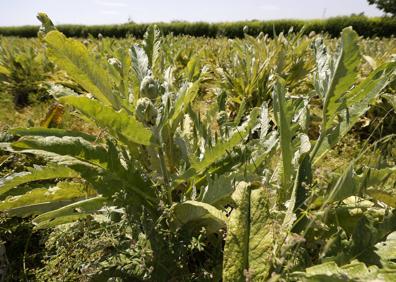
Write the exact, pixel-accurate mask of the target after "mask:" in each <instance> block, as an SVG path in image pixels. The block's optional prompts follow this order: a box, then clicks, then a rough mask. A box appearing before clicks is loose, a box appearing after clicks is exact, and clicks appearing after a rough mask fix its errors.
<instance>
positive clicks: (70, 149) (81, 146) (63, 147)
mask: <svg viewBox="0 0 396 282" xmlns="http://www.w3.org/2000/svg"><path fill="white" fill-rule="evenodd" d="M12 147H13V148H14V149H18V150H26V149H33V150H44V151H47V152H52V153H56V154H58V155H69V156H72V157H75V158H78V159H81V160H84V161H87V162H91V163H94V164H98V165H100V166H103V167H107V162H108V154H107V151H106V149H105V148H104V147H103V146H100V145H94V144H92V143H90V142H88V141H86V140H85V139H83V138H81V137H70V136H63V137H55V136H48V137H40V136H27V137H23V138H21V139H19V140H18V141H16V142H14V143H12Z"/></svg>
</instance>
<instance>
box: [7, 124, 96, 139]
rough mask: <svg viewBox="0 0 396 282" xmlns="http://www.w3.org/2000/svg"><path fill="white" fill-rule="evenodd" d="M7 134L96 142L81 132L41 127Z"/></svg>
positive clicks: (19, 129)
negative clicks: (66, 137) (73, 138)
mask: <svg viewBox="0 0 396 282" xmlns="http://www.w3.org/2000/svg"><path fill="white" fill-rule="evenodd" d="M9 133H11V134H14V135H18V136H42V137H46V136H54V137H64V136H70V137H81V138H84V139H85V140H87V141H90V142H93V141H95V140H96V138H97V137H96V136H93V135H89V134H86V133H84V132H81V131H71V130H65V129H59V128H42V127H31V128H14V129H10V130H9Z"/></svg>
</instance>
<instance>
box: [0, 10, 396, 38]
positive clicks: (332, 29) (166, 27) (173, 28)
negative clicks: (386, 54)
mask: <svg viewBox="0 0 396 282" xmlns="http://www.w3.org/2000/svg"><path fill="white" fill-rule="evenodd" d="M157 26H158V27H159V29H160V30H161V32H162V34H164V35H167V34H173V35H190V36H205V37H219V36H224V37H229V38H236V37H238V38H241V37H243V35H244V33H243V27H244V26H247V27H248V28H249V31H248V33H249V34H250V35H252V36H257V35H259V33H260V32H263V33H266V34H269V36H273V35H274V33H276V34H279V33H281V32H287V31H289V30H290V29H291V28H293V29H294V31H297V32H298V31H300V30H301V29H302V27H303V26H304V27H305V29H304V33H305V34H309V33H310V32H312V31H314V32H316V33H321V32H323V33H327V34H329V35H330V36H332V37H337V36H338V35H339V34H340V32H341V30H342V29H343V28H345V27H348V26H352V27H353V28H354V30H356V31H357V32H358V33H359V35H361V36H364V37H374V36H380V37H391V36H395V35H396V19H395V18H394V17H381V18H368V17H365V16H359V15H355V16H350V17H335V18H329V19H326V20H273V21H246V22H232V23H213V24H210V23H204V22H197V23H188V22H172V23H158V24H157ZM147 27H148V24H135V23H128V24H120V25H95V26H85V25H59V26H58V29H59V30H60V31H62V32H63V33H64V34H65V35H66V36H71V37H82V38H84V37H87V36H88V35H92V36H94V37H97V36H98V35H99V34H102V35H103V36H108V37H117V38H122V37H127V36H133V37H136V38H142V37H143V34H144V33H145V31H146V29H147ZM38 29H39V27H38V26H21V27H0V35H3V36H19V37H36V35H37V31H38Z"/></svg>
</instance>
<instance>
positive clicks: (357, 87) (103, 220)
mask: <svg viewBox="0 0 396 282" xmlns="http://www.w3.org/2000/svg"><path fill="white" fill-rule="evenodd" d="M40 18H41V19H42V21H43V31H42V33H41V35H40V36H41V37H42V39H43V40H44V41H45V42H46V46H47V50H48V54H49V58H50V60H52V61H53V62H54V63H55V64H56V68H59V70H61V69H62V70H63V71H64V72H65V73H66V74H67V76H68V77H70V79H72V80H73V81H74V82H73V83H70V81H68V82H66V81H65V80H64V77H65V73H64V74H63V76H61V79H60V81H57V83H61V84H62V86H52V87H51V93H52V95H53V96H54V97H55V99H56V100H57V101H59V102H60V103H62V104H63V105H64V109H65V110H68V111H67V114H72V115H76V116H78V117H79V118H81V119H82V120H84V121H85V122H89V123H92V124H95V126H96V131H94V132H95V133H94V134H86V133H83V132H82V131H81V132H80V131H79V130H64V129H58V128H43V127H46V126H49V123H48V122H47V120H48V119H47V118H46V119H45V121H44V122H43V123H42V124H43V125H41V127H40V128H26V129H23V128H17V129H12V130H10V131H9V132H8V133H7V134H5V135H4V136H2V140H4V141H7V142H8V143H1V144H0V145H1V146H0V147H1V148H2V150H3V153H4V156H3V155H0V166H2V167H6V168H5V169H4V172H2V173H1V174H2V176H3V177H2V178H0V194H2V198H1V202H0V210H1V211H5V212H7V213H8V214H9V215H18V216H31V215H32V216H33V223H34V224H35V230H39V229H43V228H54V229H51V230H54V232H53V235H56V234H57V235H56V236H58V235H59V234H62V232H63V231H64V232H63V234H64V235H63V236H64V237H63V238H65V242H62V244H59V245H58V247H54V246H51V244H49V245H48V251H49V252H55V253H56V252H57V251H59V253H62V255H61V256H60V257H59V261H56V260H55V259H53V257H52V258H48V259H47V260H46V263H47V267H46V269H45V270H44V271H43V272H38V273H37V275H39V277H41V278H43V279H44V278H45V279H49V277H51V275H52V276H53V277H56V278H57V277H61V276H62V275H64V276H65V277H67V279H69V278H70V279H72V280H73V279H86V278H87V277H88V276H90V277H91V278H92V279H98V280H102V279H109V278H110V279H121V278H122V279H127V280H128V279H129V280H136V279H137V280H151V281H162V280H171V279H173V280H177V281H185V280H188V281H191V280H198V281H201V280H210V281H220V280H221V279H223V280H224V281H246V280H249V281H250V280H253V281H255V280H260V281H261V280H266V279H269V277H272V278H273V279H279V280H280V281H283V280H285V281H290V280H292V279H295V280H298V279H308V281H310V280H309V279H311V280H312V279H313V281H315V279H322V278H323V279H325V278H326V279H327V278H328V279H330V281H331V279H333V278H334V279H336V280H335V281H337V279H343V278H345V277H348V279H358V278H355V274H356V272H358V271H357V270H359V269H360V270H359V271H361V272H362V273H366V272H367V271H368V272H370V271H371V270H373V273H374V272H375V273H376V274H378V275H383V273H385V272H387V271H388V268H391V266H392V258H391V257H392V255H390V254H389V253H386V250H385V248H381V244H383V243H384V242H387V244H388V243H389V245H390V246H393V241H392V240H393V239H392V238H393V237H389V236H390V234H392V233H393V232H394V231H395V226H396V225H395V219H396V217H395V210H394V207H395V202H394V195H395V193H394V184H395V178H394V161H393V159H392V156H393V155H394V152H393V151H392V148H391V146H392V142H393V140H394V135H389V136H386V137H384V138H381V139H378V140H376V141H375V142H372V139H374V138H372V137H370V139H369V140H367V141H366V142H365V143H364V148H363V149H362V151H361V152H360V154H359V155H358V156H352V157H351V158H350V159H348V160H344V161H342V162H341V164H337V165H333V166H332V163H331V161H330V162H329V163H326V162H327V160H328V159H325V161H323V160H324V158H326V153H328V154H332V155H334V154H337V150H339V147H337V144H340V141H341V140H342V138H343V137H345V136H346V134H348V132H350V131H351V129H352V128H354V129H356V128H357V125H359V124H360V123H361V122H362V120H363V121H364V120H365V119H368V117H369V115H370V112H368V110H369V108H370V106H371V105H372V104H374V103H378V101H379V99H380V97H384V98H385V99H388V100H389V99H390V98H389V97H390V96H391V94H390V93H393V88H392V87H393V82H394V72H395V65H394V63H393V62H391V60H390V55H389V54H388V55H384V56H382V57H381V58H378V61H374V59H373V60H370V59H368V60H367V56H366V62H367V63H368V64H369V66H368V65H367V64H365V63H364V64H363V65H361V60H360V58H361V55H360V50H359V48H358V47H359V45H360V43H359V42H360V41H359V40H358V36H357V34H356V33H355V32H354V31H353V30H352V29H351V28H347V29H345V30H344V31H343V32H342V34H341V39H340V42H339V44H338V47H337V48H336V51H335V52H334V53H333V52H330V51H329V50H333V44H335V43H336V42H335V41H334V40H331V39H329V38H326V37H325V38H323V36H322V35H321V36H309V37H308V36H304V32H299V33H297V34H295V33H293V32H292V31H289V32H288V33H280V34H276V33H274V37H275V38H274V39H272V40H271V39H269V38H268V36H266V35H264V34H260V35H259V36H258V37H257V38H254V37H252V36H250V35H248V34H247V33H246V34H245V38H244V39H243V40H234V41H227V40H225V39H218V40H216V41H213V40H210V39H204V38H201V39H194V40H197V41H196V44H190V42H191V40H192V39H189V38H185V37H182V38H178V40H174V37H172V36H167V37H162V36H161V34H160V31H159V29H158V28H156V27H155V26H152V27H149V28H148V30H147V32H146V34H145V35H144V36H143V41H142V42H135V41H134V40H133V39H131V38H129V39H127V40H120V41H116V40H114V39H109V38H100V39H99V40H98V41H96V40H94V39H93V38H90V39H89V41H87V42H85V43H84V44H82V43H81V42H80V41H78V40H75V39H69V38H66V37H65V36H64V35H63V34H61V33H60V32H59V31H57V30H55V29H54V28H53V26H52V25H51V23H50V22H48V20H49V19H48V18H47V17H46V16H45V15H40ZM245 31H246V30H245ZM247 32H248V33H249V31H247ZM312 42H314V43H313V44H312V46H313V50H311V49H309V46H310V45H311V43H312ZM390 42H392V41H391V40H390ZM131 46H132V47H131ZM202 46H205V47H202ZM388 47H389V46H388ZM127 48H130V50H127ZM388 49H390V48H388ZM129 51H130V52H129ZM371 55H372V54H370V56H371ZM315 61H316V65H315ZM377 66H378V67H377ZM2 73H5V74H6V75H7V73H8V72H7V71H4V70H2ZM59 73H61V72H59ZM312 73H313V75H311V74H312ZM75 83H77V84H78V85H79V86H77V87H76V84H75ZM382 92H386V93H387V94H385V95H384V96H380V95H381V93H382ZM271 93H272V95H271ZM381 103H384V105H385V103H388V102H385V100H382V102H381ZM386 105H387V106H391V105H388V104H386ZM62 107H63V106H62ZM62 109H63V108H62ZM390 109H391V108H390ZM70 110H71V111H70ZM69 111H70V112H71V113H70V112H69ZM65 112H66V111H65ZM364 115H366V117H364ZM386 115H388V116H392V115H393V112H391V111H388V112H387V114H386ZM73 128H76V127H73ZM381 134H382V133H381ZM348 136H351V135H348ZM341 142H345V141H341ZM356 146H357V145H356ZM333 148H335V150H332V149H333ZM381 150H382V151H381ZM352 151H353V150H352ZM380 151H381V154H383V155H384V156H383V157H377V158H375V159H374V158H373V157H372V156H373V155H374V154H377V155H379V154H378V152H380ZM353 152H354V153H356V152H355V151H353ZM20 154H25V155H28V156H32V158H33V164H34V163H35V162H37V163H40V164H41V166H37V165H33V164H31V163H28V164H27V168H26V167H24V166H21V167H18V168H16V169H12V168H11V169H10V168H9V167H8V166H9V164H11V163H12V161H11V159H12V158H13V157H14V156H20ZM392 154H393V155H392ZM327 156H329V155H327ZM348 157H349V155H348ZM339 159H340V158H337V160H339ZM334 167H335V168H334ZM23 171H25V172H23ZM323 175H325V177H324V176H323ZM1 191H3V192H1ZM121 222H122V223H121ZM85 223H87V224H86V225H85ZM80 227H81V228H82V231H81V233H78V234H77V233H75V232H74V229H75V228H76V229H77V232H80V231H78V230H79V228H80ZM96 228H99V229H100V230H97V229H96ZM117 228H121V231H117ZM62 230H63V231H62ZM84 230H87V231H88V232H87V234H85V233H84V232H83V231H84ZM104 230H105V231H106V232H108V234H111V236H110V237H111V238H112V239H111V240H114V241H112V242H113V245H112V246H113V247H114V246H115V248H116V249H111V248H110V249H111V251H109V252H108V251H107V250H108V249H106V250H103V249H101V248H100V247H97V246H94V245H95V244H102V243H103V244H104V245H105V246H109V244H110V243H109V242H107V241H106V242H104V241H101V239H100V237H106V236H102V235H103V234H105V233H106V232H105V231H104ZM65 234H66V235H65ZM93 234H97V236H96V237H95V236H92V235H93ZM74 235H75V236H76V237H73V236H74ZM61 237H62V236H61ZM61 237H57V238H61ZM74 238H76V242H75V240H74ZM94 238H96V239H94ZM387 238H388V239H387ZM54 240H56V239H54ZM84 240H91V241H92V245H91V244H90V243H89V244H87V247H85V246H83V247H82V246H81V244H82V245H84ZM386 240H388V241H386ZM128 242H129V243H128ZM75 243H76V244H75ZM52 244H53V243H52ZM79 244H80V245H79ZM68 246H75V250H74V249H73V250H72V253H73V256H74V257H71V258H70V260H69V258H67V257H65V254H66V253H67V251H69V252H70V249H68ZM95 248H96V249H95ZM106 248H107V247H106ZM118 248H120V249H118ZM133 248H136V250H134V249H133ZM93 249H95V250H99V251H98V252H96V251H92V250H93ZM139 251H140V252H141V254H142V255H141V256H139V254H138V253H139ZM223 251H224V252H223ZM79 258H84V259H83V260H84V261H87V264H89V267H87V268H84V267H82V266H81V263H75V262H77V261H78V259H79ZM60 261H61V262H64V263H65V265H66V267H65V271H63V272H62V271H59V272H57V271H56V270H55V269H51V265H52V267H54V268H59V265H60ZM323 264H324V265H323ZM315 265H316V266H317V270H318V271H317V273H316V272H315V271H314V272H315V273H314V272H312V271H311V270H312V269H313V270H315V269H316V268H315ZM322 266H323V267H324V268H326V267H327V266H328V268H329V269H330V268H331V271H334V273H330V274H328V273H326V274H323V273H322V272H321V270H320V269H322ZM356 269H357V270H356ZM69 270H70V271H72V273H69V272H68V271H69ZM366 270H367V271H366ZM77 273H79V274H77ZM69 275H70V276H69ZM323 275H324V276H323ZM373 275H374V274H373ZM318 277H319V278H318ZM373 277H374V276H373ZM375 277H376V276H375ZM378 277H380V276H378ZM378 277H376V278H378ZM381 278H382V276H381ZM45 279H44V280H45Z"/></svg>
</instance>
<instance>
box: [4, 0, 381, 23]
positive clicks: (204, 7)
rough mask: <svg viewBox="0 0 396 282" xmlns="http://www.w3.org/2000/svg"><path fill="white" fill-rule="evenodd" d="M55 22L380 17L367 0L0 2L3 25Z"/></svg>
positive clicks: (6, 0) (14, 0) (89, 0)
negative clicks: (42, 19)
mask: <svg viewBox="0 0 396 282" xmlns="http://www.w3.org/2000/svg"><path fill="white" fill-rule="evenodd" d="M41 11H42V12H46V13H47V14H48V15H49V16H50V18H51V19H52V20H53V22H54V23H55V24H64V23H71V24H111V23H125V22H127V21H128V19H131V20H132V21H134V22H137V23H142V22H144V23H148V22H160V21H164V22H170V21H174V20H184V21H206V22H221V21H239V20H252V19H258V20H271V19H285V18H295V19H314V18H316V19H321V18H326V17H332V16H339V15H350V14H351V13H360V12H364V13H365V14H366V15H368V16H380V15H382V13H381V11H379V10H378V9H377V8H376V7H375V6H369V5H368V3H367V0H326V1H325V0H261V1H260V0H66V1H61V0H0V26H12V25H32V24H34V25H38V24H39V22H38V21H37V20H36V14H37V12H41Z"/></svg>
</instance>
